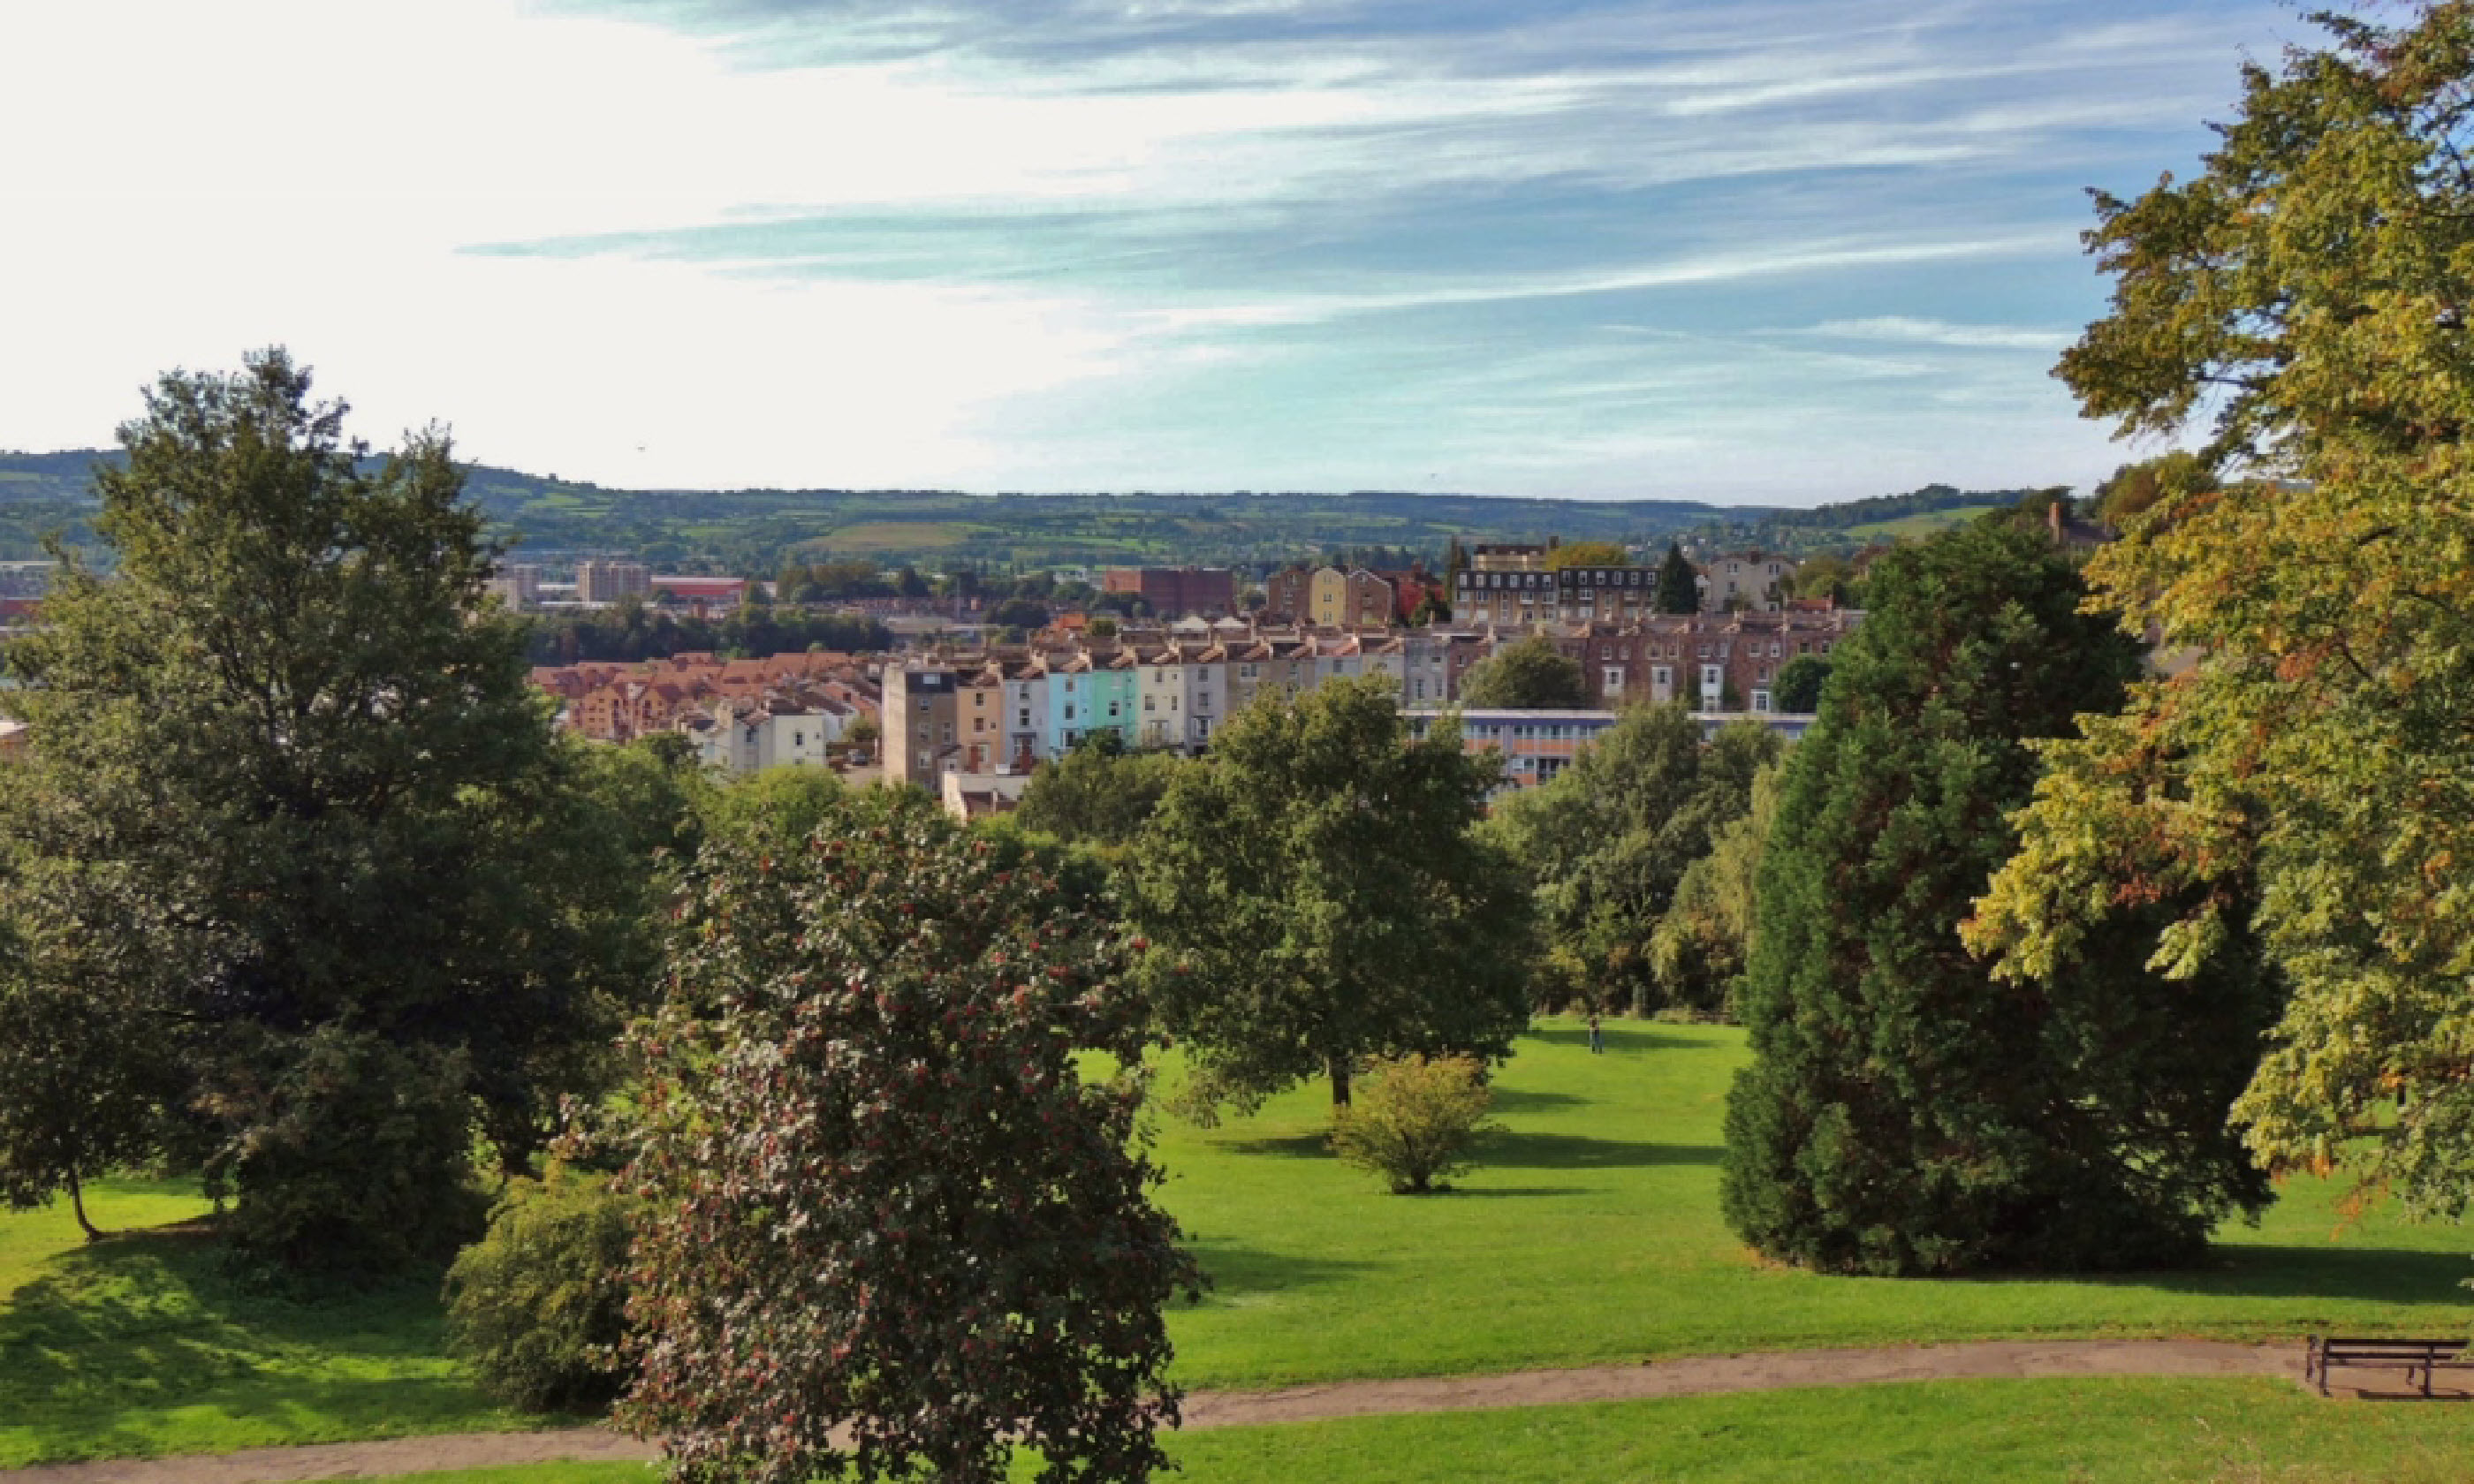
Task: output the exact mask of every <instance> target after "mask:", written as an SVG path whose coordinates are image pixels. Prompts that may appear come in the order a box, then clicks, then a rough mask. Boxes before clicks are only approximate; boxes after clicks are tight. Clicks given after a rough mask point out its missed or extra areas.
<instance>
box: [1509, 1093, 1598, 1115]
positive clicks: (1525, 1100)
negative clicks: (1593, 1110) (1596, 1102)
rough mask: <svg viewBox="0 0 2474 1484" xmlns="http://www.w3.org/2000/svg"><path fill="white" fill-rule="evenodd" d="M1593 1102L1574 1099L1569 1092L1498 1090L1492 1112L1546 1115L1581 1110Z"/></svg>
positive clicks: (1581, 1098) (1582, 1098) (1586, 1099)
mask: <svg viewBox="0 0 2474 1484" xmlns="http://www.w3.org/2000/svg"><path fill="white" fill-rule="evenodd" d="M1590 1101H1592V1099H1589V1098H1586V1097H1574V1096H1573V1095H1572V1094H1571V1093H1569V1092H1539V1091H1533V1090H1531V1089H1527V1088H1496V1089H1494V1100H1493V1103H1492V1111H1493V1112H1495V1113H1544V1112H1546V1111H1547V1110H1549V1109H1555V1108H1579V1107H1582V1106H1584V1105H1586V1104H1588V1103H1589V1102H1590Z"/></svg>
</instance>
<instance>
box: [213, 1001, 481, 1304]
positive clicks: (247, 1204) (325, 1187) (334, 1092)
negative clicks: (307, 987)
mask: <svg viewBox="0 0 2474 1484" xmlns="http://www.w3.org/2000/svg"><path fill="white" fill-rule="evenodd" d="M226 1044H227V1045H228V1046H230V1047H231V1048H232V1051H231V1054H230V1057H229V1059H228V1060H227V1061H226V1062H225V1063H224V1064H223V1065H222V1066H220V1067H219V1068H218V1076H217V1078H216V1079H214V1080H212V1081H210V1082H209V1083H208V1084H207V1086H206V1091H205V1094H204V1096H203V1097H202V1098H201V1103H202V1105H203V1106H204V1107H206V1110H207V1111H208V1112H209V1113H211V1114H213V1115H215V1117H216V1119H217V1121H218V1122H219V1123H221V1124H222V1125H223V1128H224V1130H225V1131H226V1141H225V1143H224V1145H223V1147H222V1148H221V1149H219V1150H218V1151H217V1152H216V1153H215V1155H214V1156H213V1157H212V1158H211V1159H210V1160H209V1161H208V1162H207V1168H206V1185H207V1191H208V1193H209V1194H211V1195H214V1196H216V1197H218V1198H220V1197H222V1196H223V1195H224V1194H226V1193H227V1192H229V1193H230V1194H233V1195H236V1196H237V1197H238V1202H237V1204H236V1205H235V1207H234V1208H233V1209H232V1212H231V1215H230V1218H229V1219H228V1220H227V1222H226V1224H225V1234H226V1235H227V1236H228V1237H229V1238H230V1243H231V1248H232V1254H233V1257H234V1258H235V1266H236V1268H237V1269H238V1271H239V1272H240V1273H241V1274H242V1275H244V1276H245V1277H247V1278H249V1279H250V1280H251V1281H262V1282H267V1283H273V1284H278V1285H282V1284H288V1283H290V1282H291V1281H294V1280H295V1279H303V1278H306V1279H309V1280H312V1281H317V1282H334V1281H344V1282H352V1281H363V1280H367V1279H370V1278H375V1277H379V1276H383V1275H391V1274H396V1273H401V1272H404V1271H406V1270H408V1269H416V1268H420V1267H423V1266H425V1265H428V1264H431V1263H436V1262H443V1261H445V1260H446V1259H447V1258H448V1257H450V1256H451V1255H452V1254H453V1253H454V1252H455V1250H456V1248H458V1247H460V1246H462V1245H463V1244H464V1243H466V1242H468V1241H471V1240H472V1239H473V1233H477V1232H478V1231H480V1230H481V1218H482V1213H483V1211H484V1210H486V1209H488V1205H489V1203H488V1200H487V1198H486V1197H484V1196H483V1195H482V1194H481V1192H480V1190H479V1189H478V1187H477V1186H476V1185H474V1184H473V1161H472V1149H473V1133H474V1123H475V1116H474V1114H475V1105H474V1103H473V1097H472V1094H471V1093H470V1092H469V1091H467V1090H466V1089H467V1087H468V1086H469V1084H470V1082H471V1080H472V1066H471V1063H470V1062H469V1060H468V1059H467V1058H466V1057H465V1056H464V1054H463V1053H461V1052H459V1051H441V1050H438V1049H436V1048H434V1047H427V1046H419V1045H402V1044H398V1043H397V1042H395V1041H390V1040H389V1039H387V1038H386V1037H384V1036H380V1035H377V1034H375V1033H372V1032H367V1031H353V1030H345V1029H343V1028H341V1027H338V1026H332V1025H325V1026H319V1027H317V1028H315V1029H313V1030H311V1031H310V1032H308V1033H307V1034H306V1035H303V1036H299V1037H283V1036H279V1035H276V1034H274V1033H246V1032H245V1033H240V1034H236V1035H234V1036H232V1037H231V1038H230V1039H229V1040H228V1041H226ZM234 1131H236V1132H234ZM433 1271H434V1269H433Z"/></svg>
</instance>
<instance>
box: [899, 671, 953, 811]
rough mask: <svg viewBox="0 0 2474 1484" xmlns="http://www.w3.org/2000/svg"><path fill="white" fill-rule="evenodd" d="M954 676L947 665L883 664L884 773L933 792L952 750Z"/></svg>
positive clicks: (951, 754)
mask: <svg viewBox="0 0 2474 1484" xmlns="http://www.w3.org/2000/svg"><path fill="white" fill-rule="evenodd" d="M957 682H958V676H957V675H956V674H955V672H954V669H953V668H952V667H951V666H950V665H943V664H930V663H913V664H888V665H886V666H885V723H884V733H885V735H884V740H883V743H882V745H883V747H884V749H885V779H886V781H888V782H909V783H916V784H918V785H919V786H920V787H922V788H925V789H928V790H930V791H931V792H934V790H935V788H936V775H937V774H938V773H940V772H942V771H944V764H945V762H946V761H947V760H948V759H950V758H951V757H952V756H953V754H954V752H955V746H956V743H955V737H956V735H957V730H958V716H957V714H956V707H957V702H958V690H959V686H958V683H957Z"/></svg>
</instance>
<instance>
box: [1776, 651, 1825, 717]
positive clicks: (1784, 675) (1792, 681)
mask: <svg viewBox="0 0 2474 1484" xmlns="http://www.w3.org/2000/svg"><path fill="white" fill-rule="evenodd" d="M1828 683H1830V661H1829V660H1828V659H1826V658H1822V657H1821V656H1819V655H1798V656H1796V657H1795V658H1793V659H1790V660H1788V661H1787V662H1786V663H1785V664H1783V665H1781V666H1779V673H1778V680H1777V681H1776V682H1774V683H1773V684H1772V685H1771V686H1770V704H1771V705H1772V706H1776V707H1778V708H1779V709H1780V710H1782V711H1816V710H1819V709H1820V708H1821V688H1822V687H1823V686H1824V685H1827V684H1828Z"/></svg>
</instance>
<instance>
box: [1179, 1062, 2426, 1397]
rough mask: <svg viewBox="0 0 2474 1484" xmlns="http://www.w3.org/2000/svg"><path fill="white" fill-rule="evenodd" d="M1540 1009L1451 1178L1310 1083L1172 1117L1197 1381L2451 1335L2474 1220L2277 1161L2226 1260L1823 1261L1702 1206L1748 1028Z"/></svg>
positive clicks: (1189, 1375) (1192, 1372) (1182, 1356)
mask: <svg viewBox="0 0 2474 1484" xmlns="http://www.w3.org/2000/svg"><path fill="white" fill-rule="evenodd" d="M1608 1046H1609V1050H1608V1054H1607V1055H1605V1056H1600V1057H1592V1056H1590V1055H1589V1054H1588V1052H1587V1050H1586V1049H1585V1048H1584V1046H1583V1044H1582V1037H1581V1033H1580V1032H1579V1031H1578V1030H1577V1028H1575V1027H1572V1026H1570V1025H1550V1026H1548V1027H1546V1028H1545V1029H1544V1030H1543V1031H1542V1033H1541V1034H1540V1035H1539V1036H1533V1037H1531V1038H1529V1039H1527V1040H1525V1041H1522V1043H1521V1047H1520V1054H1519V1055H1518V1056H1517V1057H1516V1059H1515V1060H1514V1061H1513V1063H1512V1064H1511V1065H1510V1066H1509V1067H1508V1068H1507V1069H1506V1071H1505V1073H1504V1075H1503V1077H1502V1078H1501V1084H1502V1090H1501V1093H1500V1096H1499V1099H1498V1109H1499V1112H1500V1113H1501V1115H1502V1117H1503V1120H1504V1121H1505V1122H1506V1123H1507V1124H1508V1125H1510V1128H1511V1133H1510V1134H1509V1135H1508V1136H1507V1137H1503V1138H1502V1139H1501V1140H1499V1142H1498V1144H1497V1146H1496V1150H1495V1154H1494V1156H1493V1158H1492V1161H1491V1162H1490V1163H1488V1164H1487V1165H1486V1166H1484V1167H1482V1168H1481V1169H1479V1170H1478V1171H1477V1172H1476V1173H1475V1174H1474V1175H1472V1176H1470V1177H1469V1178H1468V1179H1467V1180H1466V1181H1464V1182H1463V1183H1462V1189H1461V1190H1460V1191H1459V1192H1457V1193H1455V1194H1451V1195H1446V1196H1437V1197H1430V1198H1425V1199H1418V1198H1413V1197H1405V1196H1393V1195H1387V1194H1384V1193H1382V1192H1381V1190H1380V1188H1379V1187H1378V1186H1377V1185H1376V1184H1375V1183H1374V1182H1373V1181H1372V1180H1371V1179H1370V1178H1369V1177H1367V1176H1365V1175H1363V1174H1360V1173H1358V1172H1356V1171H1353V1170H1350V1169H1348V1168H1347V1167H1346V1166H1344V1165H1342V1164H1340V1163H1339V1162H1338V1161H1334V1160H1333V1159H1331V1158H1330V1157H1329V1156H1328V1155H1327V1154H1326V1153H1325V1152H1324V1150H1323V1147H1322V1139H1321V1135H1320V1130H1321V1129H1322V1119H1323V1116H1324V1113H1323V1098H1324V1094H1323V1093H1322V1089H1300V1090H1298V1091H1297V1092H1294V1093H1292V1094H1290V1095H1288V1096H1286V1097H1283V1098H1281V1099H1280V1100H1278V1101H1277V1102H1275V1103H1273V1105H1272V1106H1271V1107H1270V1108H1268V1109H1266V1110H1265V1111H1264V1113H1262V1114H1261V1115H1260V1116H1259V1117H1256V1118H1253V1119H1249V1120H1246V1121H1243V1122H1238V1123H1233V1124H1230V1125H1226V1126H1224V1127H1223V1128H1221V1129H1219V1130H1217V1131H1215V1132H1212V1133H1208V1134H1202V1133H1197V1132H1195V1131H1193V1130H1190V1129H1185V1128H1182V1127H1179V1126H1177V1125H1173V1124H1172V1125H1170V1126H1169V1127H1168V1128H1167V1129H1165V1130H1164V1131H1163V1132H1164V1138H1163V1142H1162V1150H1163V1154H1164V1157H1165V1161H1166V1162H1167V1164H1168V1165H1169V1167H1170V1169H1171V1170H1172V1171H1173V1178H1172V1179H1171V1180H1170V1182H1169V1184H1168V1185H1167V1187H1166V1191H1165V1196H1164V1199H1165V1200H1166V1202H1167V1204H1168V1205H1169V1206H1170V1208H1171V1209H1174V1210H1175V1211H1176V1213H1177V1215H1178V1217H1179V1218H1180V1219H1181V1220H1182V1221H1183V1222H1184V1223H1185V1226H1186V1228H1187V1230H1188V1232H1189V1233H1192V1235H1193V1237H1194V1239H1195V1241H1196V1244H1197V1246H1198V1248H1199V1250H1200V1251H1201V1254H1202V1257H1203V1260H1204V1262H1205V1264H1206V1265H1207V1266H1208V1267H1209V1269H1210V1270H1211V1271H1212V1273H1213V1274H1214V1276H1215V1277H1216V1278H1217V1279H1218V1280H1219V1286H1218V1288H1217V1289H1216V1290H1215V1291H1214V1293H1213V1294H1212V1295H1211V1297H1210V1298H1209V1299H1208V1300H1207V1301H1206V1302H1205V1304H1204V1305H1203V1306H1202V1307H1201V1309H1199V1310H1196V1311H1192V1312H1188V1313H1185V1314H1182V1315H1180V1316H1178V1318H1177V1320H1176V1343H1177V1352H1178V1361H1179V1369H1180V1372H1181V1374H1182V1375H1183V1376H1184V1377H1185V1379H1186V1380H1187V1381H1189V1382H1190V1383H1192V1384H1194V1385H1198V1386H1262V1385H1271V1384H1276V1383H1280V1382H1286V1381H1303V1380H1324V1379H1333V1378H1338V1377H1343V1376H1414V1375H1436V1374H1443V1373H1450V1372H1479V1371H1509V1370H1517V1369H1520V1368H1523V1367H1529V1366H1551V1365H1577V1364H1587V1363H1589V1362H1593V1361H1605V1360H1620V1359H1630V1358H1637V1357H1642V1356H1654V1355H1673V1354H1687V1353H1693V1352H1726V1351H1739V1350H1789V1349H1797V1348H1801V1347H1807V1346H1835V1345H1878V1344H1904V1343H1916V1342H1925V1341H1933V1340H1954V1339H1973V1338H1990V1337H2005V1336H2006V1337H2023V1336H2046V1335H2061V1334H2090V1333H2103V1334H2168V1335H2171V1334H2191V1335H2223V1336H2230V1337H2261V1336H2289V1335H2290V1336H2296V1337H2298V1336H2300V1335H2302V1334H2305V1333H2307V1332H2310V1331H2313V1330H2327V1329H2331V1328H2343V1329H2355V1330H2358V1329H2372V1330H2379V1329H2394V1330H2413V1331H2417V1332H2422V1331H2428V1332H2434V1333H2448V1332H2452V1331H2453V1332H2458V1333H2462V1332H2464V1330H2465V1328H2466V1326H2467V1323H2468V1303H2469V1300H2474V1295H2469V1294H2468V1293H2467V1292H2465V1291H2464V1290H2463V1289H2461V1288H2460V1287H2459V1286H2458V1281H2459V1280H2460V1279H2462V1278H2464V1277H2466V1276H2467V1275H2468V1274H2469V1273H2474V1262H2469V1261H2468V1259H2467V1257H2466V1253H2467V1251H2468V1249H2469V1247H2474V1234H2469V1233H2466V1232H2465V1231H2464V1230H2463V1229H2462V1228H2460V1227H2456V1226H2449V1225H2436V1226H2411V1225H2407V1224H2404V1223H2402V1222H2399V1221H2397V1220H2395V1219H2393V1218H2390V1217H2388V1216H2385V1215H2380V1214H2374V1215H2372V1216H2370V1217H2367V1218H2365V1219H2364V1220H2362V1221H2361V1222H2359V1223H2358V1224H2356V1225H2355V1226H2353V1227H2352V1228H2350V1229H2348V1230H2345V1231H2343V1232H2341V1233H2340V1232H2339V1230H2338V1228H2339V1219H2338V1217H2337V1215H2336V1213H2335V1210H2334V1203H2333V1199H2332V1196H2333V1194H2334V1192H2333V1190H2332V1189H2331V1188H2330V1187H2328V1186H2325V1185H2319V1184H2318V1183H2316V1182H2306V1183H2301V1184H2298V1185H2292V1186H2289V1188H2288V1189H2287V1191H2286V1192H2285V1197H2284V1200H2283V1201H2282V1203H2281V1204H2280V1205H2279V1206H2278V1207H2277V1208H2276V1209H2275V1210H2273V1211H2272V1212H2271V1213H2270V1214H2269V1216H2268V1219H2267V1220H2266V1221H2265V1222H2264V1223H2263V1224H2262V1225H2261V1226H2260V1227H2258V1228H2256V1229H2251V1228H2244V1227H2240V1226H2236V1227H2234V1228H2232V1229H2230V1230H2228V1231H2227V1232H2226V1233H2223V1236H2224V1241H2223V1245H2222V1246H2221V1247H2220V1248H2219V1254H2218V1260H2217V1262H2216V1263H2215V1264H2214V1265H2213V1266H2211V1267H2209V1268H2207V1269H2204V1270H2201V1271H2197V1272H2190V1273H2171V1274H2140V1275H2129V1276H2123V1277H2118V1278H2109V1279H2095V1280H2090V1279H2067V1280H2043V1279H2038V1280H2025V1279H2023V1280H2009V1281H1976V1282H1953V1281H1897V1280H1886V1279H1846V1278H1816V1277H1814V1276H1812V1275H1810V1274H1807V1273H1803V1272H1798V1271H1794V1270H1789V1269H1782V1268H1773V1267H1767V1266H1764V1265H1762V1264H1761V1263H1759V1262H1758V1261H1756V1260H1755V1259H1754V1258H1753V1257H1752V1256H1751V1255H1750V1254H1749V1253H1747V1252H1746V1251H1745V1250H1744V1249H1743V1248H1742V1247H1741V1246H1740V1245H1739V1244H1738V1243H1737V1242H1736V1241H1735V1239H1734V1236H1733V1235H1731V1234H1730V1233H1728V1232H1727V1230H1726V1228H1725V1227H1724V1226H1723V1225H1722V1224H1721V1223H1720V1222H1719V1220H1718V1215H1717V1183H1718V1161H1719V1155H1720V1148H1719V1127H1720V1117H1721V1113H1722V1110H1723V1106H1724V1102H1725V1097H1726V1089H1727V1083H1728V1079H1729V1077H1730V1075H1731V1074H1732V1072H1733V1070H1734V1067H1735V1066H1736V1065H1738V1064H1739V1062H1740V1060H1741V1058H1742V1056H1743V1049H1742V1047H1743V1033H1742V1032H1741V1031H1739V1030H1734V1029H1728V1028H1719V1027H1700V1026H1667V1025H1647V1024H1634V1023H1629V1022H1618V1023H1614V1024H1611V1025H1610V1026H1609V1027H1608Z"/></svg>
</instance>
